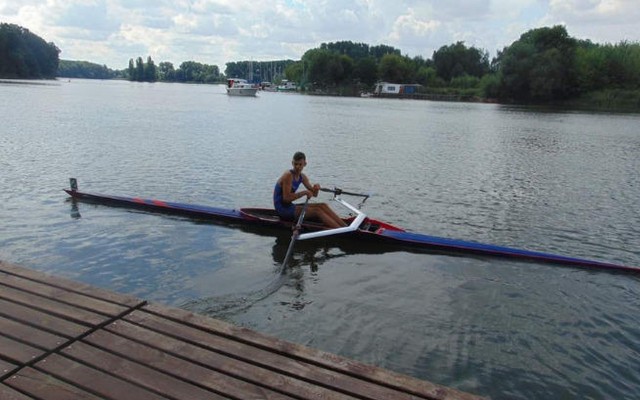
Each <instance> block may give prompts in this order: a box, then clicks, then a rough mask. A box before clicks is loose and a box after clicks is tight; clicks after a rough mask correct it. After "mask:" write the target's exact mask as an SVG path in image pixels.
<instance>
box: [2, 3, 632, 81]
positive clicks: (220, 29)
mask: <svg viewBox="0 0 640 400" xmlns="http://www.w3.org/2000/svg"><path fill="white" fill-rule="evenodd" d="M0 22H8V23H14V24H18V25H21V26H24V27H26V28H27V29H29V30H31V31H32V32H33V33H35V34H37V35H39V36H41V37H43V38H44V39H45V40H47V41H51V42H54V43H55V44H56V45H57V46H58V47H59V48H60V49H61V50H62V53H61V55H60V57H61V58H63V59H71V60H84V61H91V62H96V63H99V64H105V65H107V66H108V67H110V68H114V69H122V68H126V66H127V65H128V61H129V59H130V58H137V57H138V56H141V57H143V58H145V59H146V57H147V56H151V58H153V60H154V61H155V62H156V63H159V62H161V61H170V62H172V63H174V65H175V66H176V67H177V66H179V64H180V63H181V62H182V61H189V60H193V61H198V62H202V63H207V64H215V65H218V66H219V67H220V69H221V70H222V71H224V68H225V63H227V62H231V61H241V60H253V61H270V60H280V59H299V58H300V57H301V56H302V55H303V54H304V52H305V51H306V50H308V49H311V48H315V47H318V46H319V45H320V44H321V43H326V42H335V41H339V40H351V41H353V42H363V43H367V44H370V45H378V44H386V45H390V46H394V47H396V48H398V49H400V50H401V51H402V53H403V54H407V55H409V56H411V57H413V56H418V55H420V56H423V57H424V58H431V56H432V54H433V52H434V51H435V50H437V49H439V48H440V47H441V46H444V45H449V44H452V43H455V42H456V41H464V42H465V43H466V44H467V45H468V46H476V47H478V48H482V49H485V50H487V51H489V54H490V56H491V57H493V56H495V55H496V52H497V50H501V49H502V48H504V47H505V46H508V45H510V44H511V43H513V41H515V40H517V39H518V37H519V36H520V35H521V34H522V33H524V32H526V31H527V30H529V29H533V28H539V27H542V26H552V25H556V24H562V25H565V26H566V27H567V30H568V31H569V34H570V35H571V36H573V37H576V38H580V39H591V40H592V41H594V42H596V43H618V42H620V41H622V40H627V41H631V42H638V41H640V6H639V5H638V3H637V0H503V1H497V0H495V1H489V0H447V1H436V0H408V1H394V0H341V1H334V0H270V1H261V0H252V1H245V0H174V1H168V0H0Z"/></svg>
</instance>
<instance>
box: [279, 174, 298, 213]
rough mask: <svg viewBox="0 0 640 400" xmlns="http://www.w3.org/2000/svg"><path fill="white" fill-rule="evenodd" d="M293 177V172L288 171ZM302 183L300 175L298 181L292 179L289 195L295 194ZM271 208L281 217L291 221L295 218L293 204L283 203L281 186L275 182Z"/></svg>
mask: <svg viewBox="0 0 640 400" xmlns="http://www.w3.org/2000/svg"><path fill="white" fill-rule="evenodd" d="M289 172H291V174H292V175H293V171H292V170H289ZM301 183H302V174H300V177H299V178H298V179H295V178H293V181H292V182H291V193H295V192H296V190H298V188H299V187H300V184H301ZM273 207H274V208H275V209H276V211H277V212H278V215H280V216H281V217H285V218H289V219H293V218H295V209H296V206H295V205H294V204H293V203H286V202H285V201H284V197H283V196H282V185H281V184H280V181H278V182H276V186H275V187H274V188H273Z"/></svg>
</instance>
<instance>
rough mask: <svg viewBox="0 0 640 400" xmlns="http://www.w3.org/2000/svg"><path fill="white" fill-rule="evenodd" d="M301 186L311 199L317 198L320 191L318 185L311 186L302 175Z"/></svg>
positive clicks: (307, 179)
mask: <svg viewBox="0 0 640 400" xmlns="http://www.w3.org/2000/svg"><path fill="white" fill-rule="evenodd" d="M302 184H303V185H304V187H306V188H307V191H309V192H311V194H313V197H318V192H319V191H320V185H319V184H317V183H316V184H315V185H313V186H312V185H311V182H309V178H307V176H306V175H305V174H302Z"/></svg>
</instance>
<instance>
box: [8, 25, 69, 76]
mask: <svg viewBox="0 0 640 400" xmlns="http://www.w3.org/2000/svg"><path fill="white" fill-rule="evenodd" d="M59 54H60V49H58V48H57V47H56V45H55V44H53V43H47V42H46V41H45V40H44V39H42V38H41V37H39V36H37V35H35V34H33V33H31V32H30V31H29V30H28V29H26V28H23V27H21V26H18V25H14V24H7V23H0V78H13V79H53V78H55V77H56V74H57V71H58V62H59Z"/></svg>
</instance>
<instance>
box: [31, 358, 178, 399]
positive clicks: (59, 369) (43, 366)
mask: <svg viewBox="0 0 640 400" xmlns="http://www.w3.org/2000/svg"><path fill="white" fill-rule="evenodd" d="M34 368H36V369H38V370H39V371H41V372H45V373H47V374H49V375H51V376H53V377H55V378H56V379H60V380H64V381H66V382H67V383H69V384H71V385H74V386H77V387H78V388H80V389H82V390H85V391H87V392H90V393H93V394H95V395H96V396H99V397H106V398H108V399H118V400H159V399H167V397H164V396H161V395H159V394H157V393H154V392H151V391H149V390H146V389H144V388H141V387H140V386H138V385H135V384H132V383H130V382H127V381H125V380H123V379H120V378H117V377H114V376H111V375H109V374H107V373H105V372H103V371H100V370H97V369H95V368H91V367H88V366H86V365H84V364H82V363H79V362H76V361H73V360H71V359H69V358H67V357H63V356H61V355H58V354H52V355H50V356H49V357H47V358H46V359H44V360H42V361H40V362H38V363H36V364H35V366H34Z"/></svg>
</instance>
